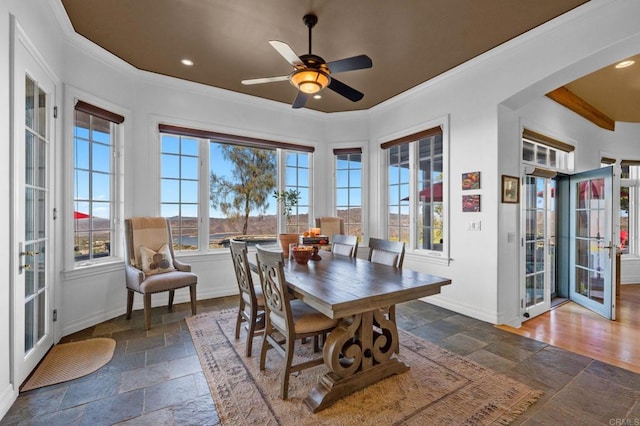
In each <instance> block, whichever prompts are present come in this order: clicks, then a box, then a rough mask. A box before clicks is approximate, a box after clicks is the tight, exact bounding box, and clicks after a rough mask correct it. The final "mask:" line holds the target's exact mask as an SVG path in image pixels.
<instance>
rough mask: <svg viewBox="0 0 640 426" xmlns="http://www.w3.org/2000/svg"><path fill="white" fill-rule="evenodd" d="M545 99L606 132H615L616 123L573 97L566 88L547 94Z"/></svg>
mask: <svg viewBox="0 0 640 426" xmlns="http://www.w3.org/2000/svg"><path fill="white" fill-rule="evenodd" d="M547 97H549V98H551V99H553V100H554V101H556V102H557V103H559V104H560V105H563V106H565V107H567V108H569V109H570V110H571V111H573V112H575V113H576V114H578V115H581V116H582V117H584V118H586V119H587V120H589V121H591V122H592V123H593V124H595V125H596V126H599V127H602V128H603V129H607V130H611V131H613V130H615V127H616V122H615V121H614V120H613V119H612V118H610V117H608V116H607V115H606V114H605V113H603V112H602V111H600V110H599V109H597V108H596V107H594V106H593V105H591V104H590V103H588V102H587V101H585V100H584V99H582V98H581V97H579V96H577V95H575V94H574V93H573V92H571V91H570V90H569V89H567V88H566V87H564V86H562V87H559V88H557V89H556V90H554V91H552V92H549V93H547Z"/></svg>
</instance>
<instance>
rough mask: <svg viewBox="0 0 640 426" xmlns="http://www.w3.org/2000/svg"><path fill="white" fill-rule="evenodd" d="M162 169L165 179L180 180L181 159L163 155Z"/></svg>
mask: <svg viewBox="0 0 640 426" xmlns="http://www.w3.org/2000/svg"><path fill="white" fill-rule="evenodd" d="M160 168H161V170H162V177H163V178H176V179H177V178H179V177H180V157H178V156H177V155H163V156H162V158H161V165H160Z"/></svg>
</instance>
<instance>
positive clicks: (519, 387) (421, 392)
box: [186, 311, 542, 425]
mask: <svg viewBox="0 0 640 426" xmlns="http://www.w3.org/2000/svg"><path fill="white" fill-rule="evenodd" d="M236 312H237V311H236ZM236 312H233V311H223V312H216V313H213V312H212V313H204V314H199V315H196V316H193V317H187V318H186V321H187V325H188V327H189V330H190V332H191V336H192V337H193V342H194V345H195V347H196V351H197V354H198V358H199V359H200V363H201V365H202V369H203V371H204V374H205V376H206V378H207V382H208V384H209V389H210V390H211V394H212V396H213V398H214V401H215V404H216V408H217V410H218V415H219V417H220V420H221V422H222V424H228V425H243V424H245V425H248V424H261V425H369V424H376V425H399V424H402V425H405V424H406V425H425V424H456V425H461V424H467V425H484V424H509V423H510V422H512V421H514V420H515V419H516V418H517V417H518V415H520V414H522V413H523V412H524V411H525V410H526V409H527V408H528V407H529V406H531V405H532V404H533V403H534V402H535V401H536V400H537V399H538V398H539V397H540V396H541V395H542V392H541V391H536V390H533V389H531V388H529V387H528V386H526V385H524V384H522V383H519V382H517V381H515V380H513V379H510V378H508V377H506V376H504V375H501V374H499V373H496V372H495V371H493V370H490V369H488V368H485V367H483V366H481V365H479V364H476V363H474V362H472V361H470V360H467V359H465V358H464V357H461V356H459V355H456V354H454V353H452V352H450V351H448V350H446V349H443V348H441V347H439V346H436V345H434V344H432V343H430V342H427V341H426V340H423V339H421V338H419V337H417V336H414V335H412V334H410V333H407V332H405V331H403V330H399V333H400V343H401V347H400V354H399V355H398V358H399V359H400V360H401V361H404V362H406V363H407V364H408V365H409V366H410V367H411V368H410V369H409V371H408V372H406V373H403V374H400V375H396V376H392V377H390V378H387V379H385V380H383V381H381V382H379V383H376V384H374V385H371V386H369V387H367V388H365V389H363V390H360V391H357V392H355V393H353V394H351V395H349V396H347V397H345V398H343V399H341V400H339V401H338V402H336V403H335V404H333V405H332V406H330V407H329V408H327V409H325V410H322V411H320V412H318V413H315V414H314V413H311V412H310V411H309V409H308V408H307V406H306V405H305V404H304V402H303V400H304V398H305V397H306V396H307V394H308V393H309V391H310V390H311V388H312V387H313V386H314V385H315V384H316V383H317V381H318V378H319V377H320V376H321V375H322V374H324V373H325V372H327V371H328V370H327V367H325V366H324V365H320V366H317V367H314V368H311V369H307V370H303V371H301V372H300V373H299V374H298V375H297V376H296V375H295V374H294V375H292V376H291V379H290V386H289V399H288V400H286V401H283V400H281V399H280V397H279V392H280V369H281V366H282V358H281V357H280V356H279V355H278V354H277V353H276V352H275V351H273V350H270V351H269V352H268V356H267V363H266V369H265V370H264V371H260V369H259V360H260V356H259V355H260V347H261V344H262V337H261V336H258V337H256V338H255V339H254V342H253V350H252V357H251V358H247V357H245V356H244V354H245V348H246V346H245V340H246V337H245V335H242V336H241V339H240V340H235V337H234V331H235V329H234V327H235V319H236ZM297 343H299V342H297ZM297 347H298V348H299V349H300V351H299V352H300V353H301V354H302V355H301V357H304V358H308V357H311V356H315V355H316V354H313V351H312V344H311V343H307V344H304V345H297ZM298 361H299V360H294V362H298Z"/></svg>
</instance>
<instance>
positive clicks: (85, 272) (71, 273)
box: [62, 257, 124, 280]
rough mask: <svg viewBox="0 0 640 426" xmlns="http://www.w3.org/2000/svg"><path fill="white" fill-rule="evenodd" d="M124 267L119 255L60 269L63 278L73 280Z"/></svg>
mask: <svg viewBox="0 0 640 426" xmlns="http://www.w3.org/2000/svg"><path fill="white" fill-rule="evenodd" d="M123 268H124V260H123V259H122V258H120V257H115V258H112V259H110V260H108V261H102V262H95V263H89V262H87V263H84V264H82V265H76V266H75V267H74V268H73V269H67V270H64V271H62V276H63V278H64V279H65V280H74V279H80V278H86V277H91V276H93V275H97V274H104V273H109V272H115V271H120V270H122V269H123Z"/></svg>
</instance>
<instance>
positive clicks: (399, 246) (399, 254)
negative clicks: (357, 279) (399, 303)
mask: <svg viewBox="0 0 640 426" xmlns="http://www.w3.org/2000/svg"><path fill="white" fill-rule="evenodd" d="M369 261H370V262H373V263H380V264H382V265H388V266H394V267H396V268H402V263H403V262H404V242H402V241H389V240H382V239H380V238H369ZM389 320H391V321H393V322H394V323H395V322H396V305H391V306H389ZM399 351H400V348H399V347H396V349H395V352H396V353H399Z"/></svg>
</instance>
